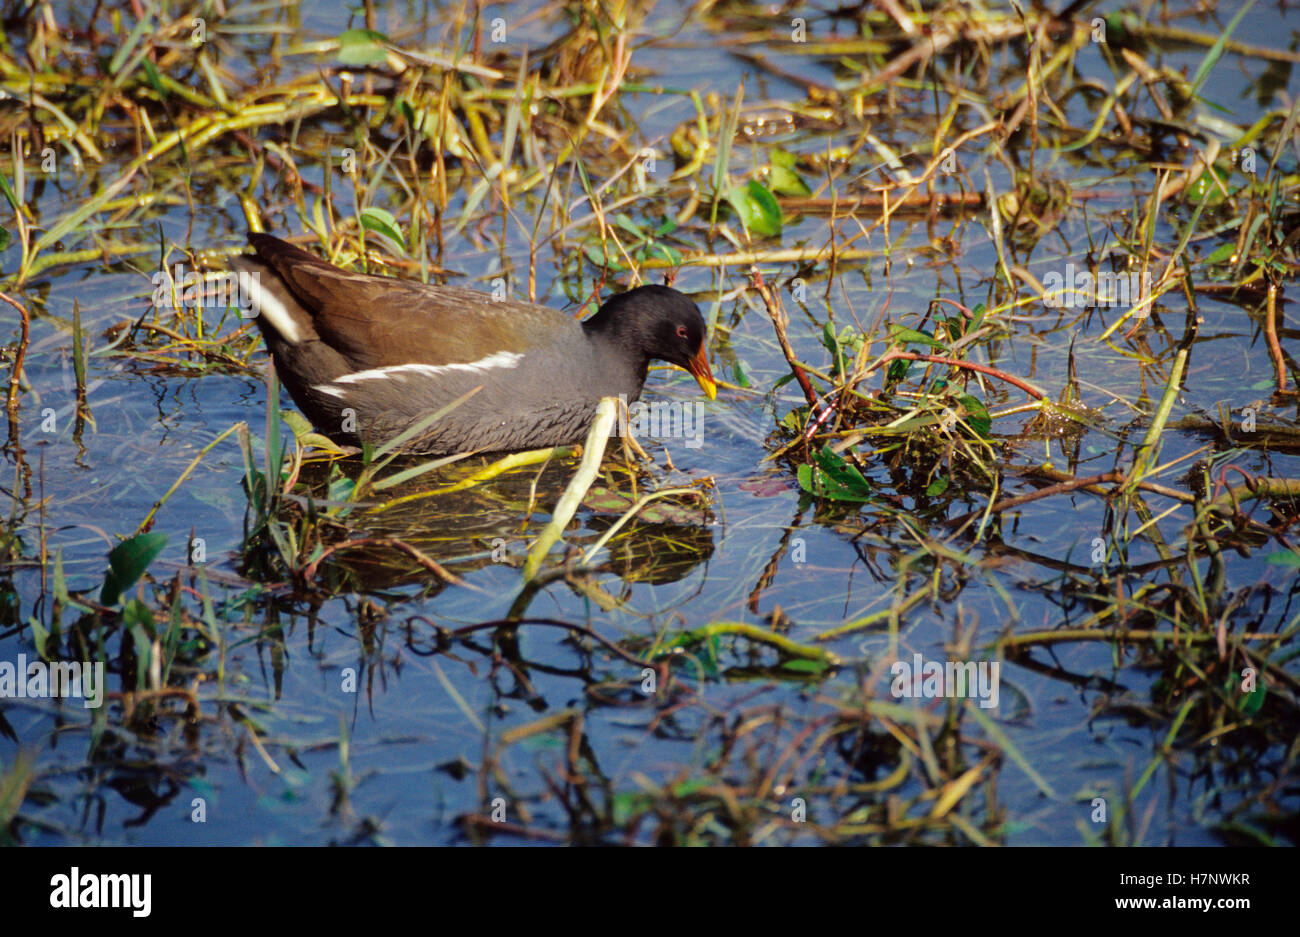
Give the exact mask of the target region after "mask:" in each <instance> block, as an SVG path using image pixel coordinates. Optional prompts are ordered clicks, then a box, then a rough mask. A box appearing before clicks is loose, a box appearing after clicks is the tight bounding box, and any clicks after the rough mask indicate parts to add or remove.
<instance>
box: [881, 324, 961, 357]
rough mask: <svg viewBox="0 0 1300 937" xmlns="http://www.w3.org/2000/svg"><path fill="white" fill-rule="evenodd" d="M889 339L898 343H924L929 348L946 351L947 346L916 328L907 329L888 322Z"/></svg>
mask: <svg viewBox="0 0 1300 937" xmlns="http://www.w3.org/2000/svg"><path fill="white" fill-rule="evenodd" d="M889 340H890V341H891V342H893V343H894V344H898V345H925V346H927V347H929V348H938V349H939V350H940V351H947V350H948V346H947V345H945V344H944V343H943V342H939V341H935V340H934V339H933V338H931V337H930V336H928V335H926V334H925V333H924V332H918V331H917V330H916V329H909V328H907V327H906V326H902V325H894V324H892V323H891V324H890V326H889Z"/></svg>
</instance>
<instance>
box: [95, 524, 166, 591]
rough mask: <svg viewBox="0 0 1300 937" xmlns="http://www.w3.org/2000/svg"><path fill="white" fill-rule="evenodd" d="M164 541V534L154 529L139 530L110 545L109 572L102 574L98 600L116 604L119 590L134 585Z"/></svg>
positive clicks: (163, 544) (160, 550)
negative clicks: (143, 532) (151, 530)
mask: <svg viewBox="0 0 1300 937" xmlns="http://www.w3.org/2000/svg"><path fill="white" fill-rule="evenodd" d="M166 545H167V535H166V534H161V533H154V534H139V535H138V536H135V537H132V538H130V539H129V540H123V541H122V542H121V543H119V544H118V545H117V546H115V547H113V551H112V552H111V553H109V554H108V575H107V576H105V577H104V588H103V589H102V590H101V591H100V593H99V603H100V604H101V605H116V604H117V600H118V599H119V598H121V596H122V593H123V592H125V591H126V590H127V589H129V588H131V587H132V586H133V585H135V583H136V580H138V579H139V578H140V577H141V576H143V575H144V571H145V570H146V569H148V568H149V564H150V563H152V562H153V561H154V560H155V559H156V558H157V556H158V554H159V553H161V552H162V550H163V547H165V546H166Z"/></svg>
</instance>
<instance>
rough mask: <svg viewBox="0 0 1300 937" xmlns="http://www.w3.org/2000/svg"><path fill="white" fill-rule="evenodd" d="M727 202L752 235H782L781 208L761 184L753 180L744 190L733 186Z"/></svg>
mask: <svg viewBox="0 0 1300 937" xmlns="http://www.w3.org/2000/svg"><path fill="white" fill-rule="evenodd" d="M727 202H728V204H730V205H731V207H732V208H733V209H735V211H736V216H737V217H738V218H740V223H741V224H743V225H744V226H745V230H746V231H749V232H750V233H751V234H757V235H758V236H759V237H775V236H776V235H778V234H780V233H781V206H780V205H778V204H777V203H776V197H775V196H774V195H772V193H771V192H769V191H768V190H767V188H766V187H765V186H764V185H763V184H762V183H761V182H756V181H755V180H753V179H751V180H750V181H749V182H748V183H747V184H746V185H745V186H744V187H743V188H742V187H740V186H733V187H732V189H731V191H729V192H728V193H727Z"/></svg>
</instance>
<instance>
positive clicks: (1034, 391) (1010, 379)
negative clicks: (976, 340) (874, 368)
mask: <svg viewBox="0 0 1300 937" xmlns="http://www.w3.org/2000/svg"><path fill="white" fill-rule="evenodd" d="M900 359H901V360H904V361H932V362H934V363H935V364H946V365H949V366H950V367H954V368H965V369H966V370H968V371H978V372H979V373H980V374H987V375H989V376H990V377H996V378H998V379H999V380H1003V381H1006V382H1007V383H1008V384H1014V385H1015V386H1016V387H1019V388H1020V389H1021V390H1023V391H1024V392H1025V393H1026V394H1029V396H1031V397H1037V398H1038V399H1039V400H1046V399H1047V394H1045V393H1043V392H1042V391H1041V390H1039V389H1038V388H1037V387H1035V386H1034V385H1033V384H1030V383H1028V382H1026V381H1022V380H1021V379H1020V378H1018V377H1015V376H1014V375H1011V374H1008V373H1007V372H1006V371H999V370H998V369H997V368H990V367H989V366H988V365H986V364H975V363H974V362H971V361H959V360H958V359H956V358H944V357H942V356H940V355H922V354H918V353H916V352H914V351H891V352H889V353H888V354H886V355H885V356H884V357H883V358H881V359H880V361H879V362H877V364H888V363H889V362H890V361H897V360H900Z"/></svg>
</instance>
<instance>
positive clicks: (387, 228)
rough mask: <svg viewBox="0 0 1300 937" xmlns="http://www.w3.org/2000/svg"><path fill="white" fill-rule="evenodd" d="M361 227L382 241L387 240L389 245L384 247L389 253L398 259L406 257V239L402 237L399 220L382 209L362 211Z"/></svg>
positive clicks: (364, 209) (365, 209)
mask: <svg viewBox="0 0 1300 937" xmlns="http://www.w3.org/2000/svg"><path fill="white" fill-rule="evenodd" d="M361 227H363V228H365V229H366V230H367V231H370V232H372V233H373V234H375V235H377V236H378V237H379V239H380V240H381V241H383V240H387V241H388V243H387V244H385V245H384V246H385V247H386V248H388V251H389V253H391V254H394V255H396V256H398V257H405V256H406V238H404V237H402V229H401V228H400V227H399V226H398V224H397V219H396V218H394V217H393V216H392V215H391V214H389V213H388V212H386V211H384V210H383V209H382V208H363V209H361Z"/></svg>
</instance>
